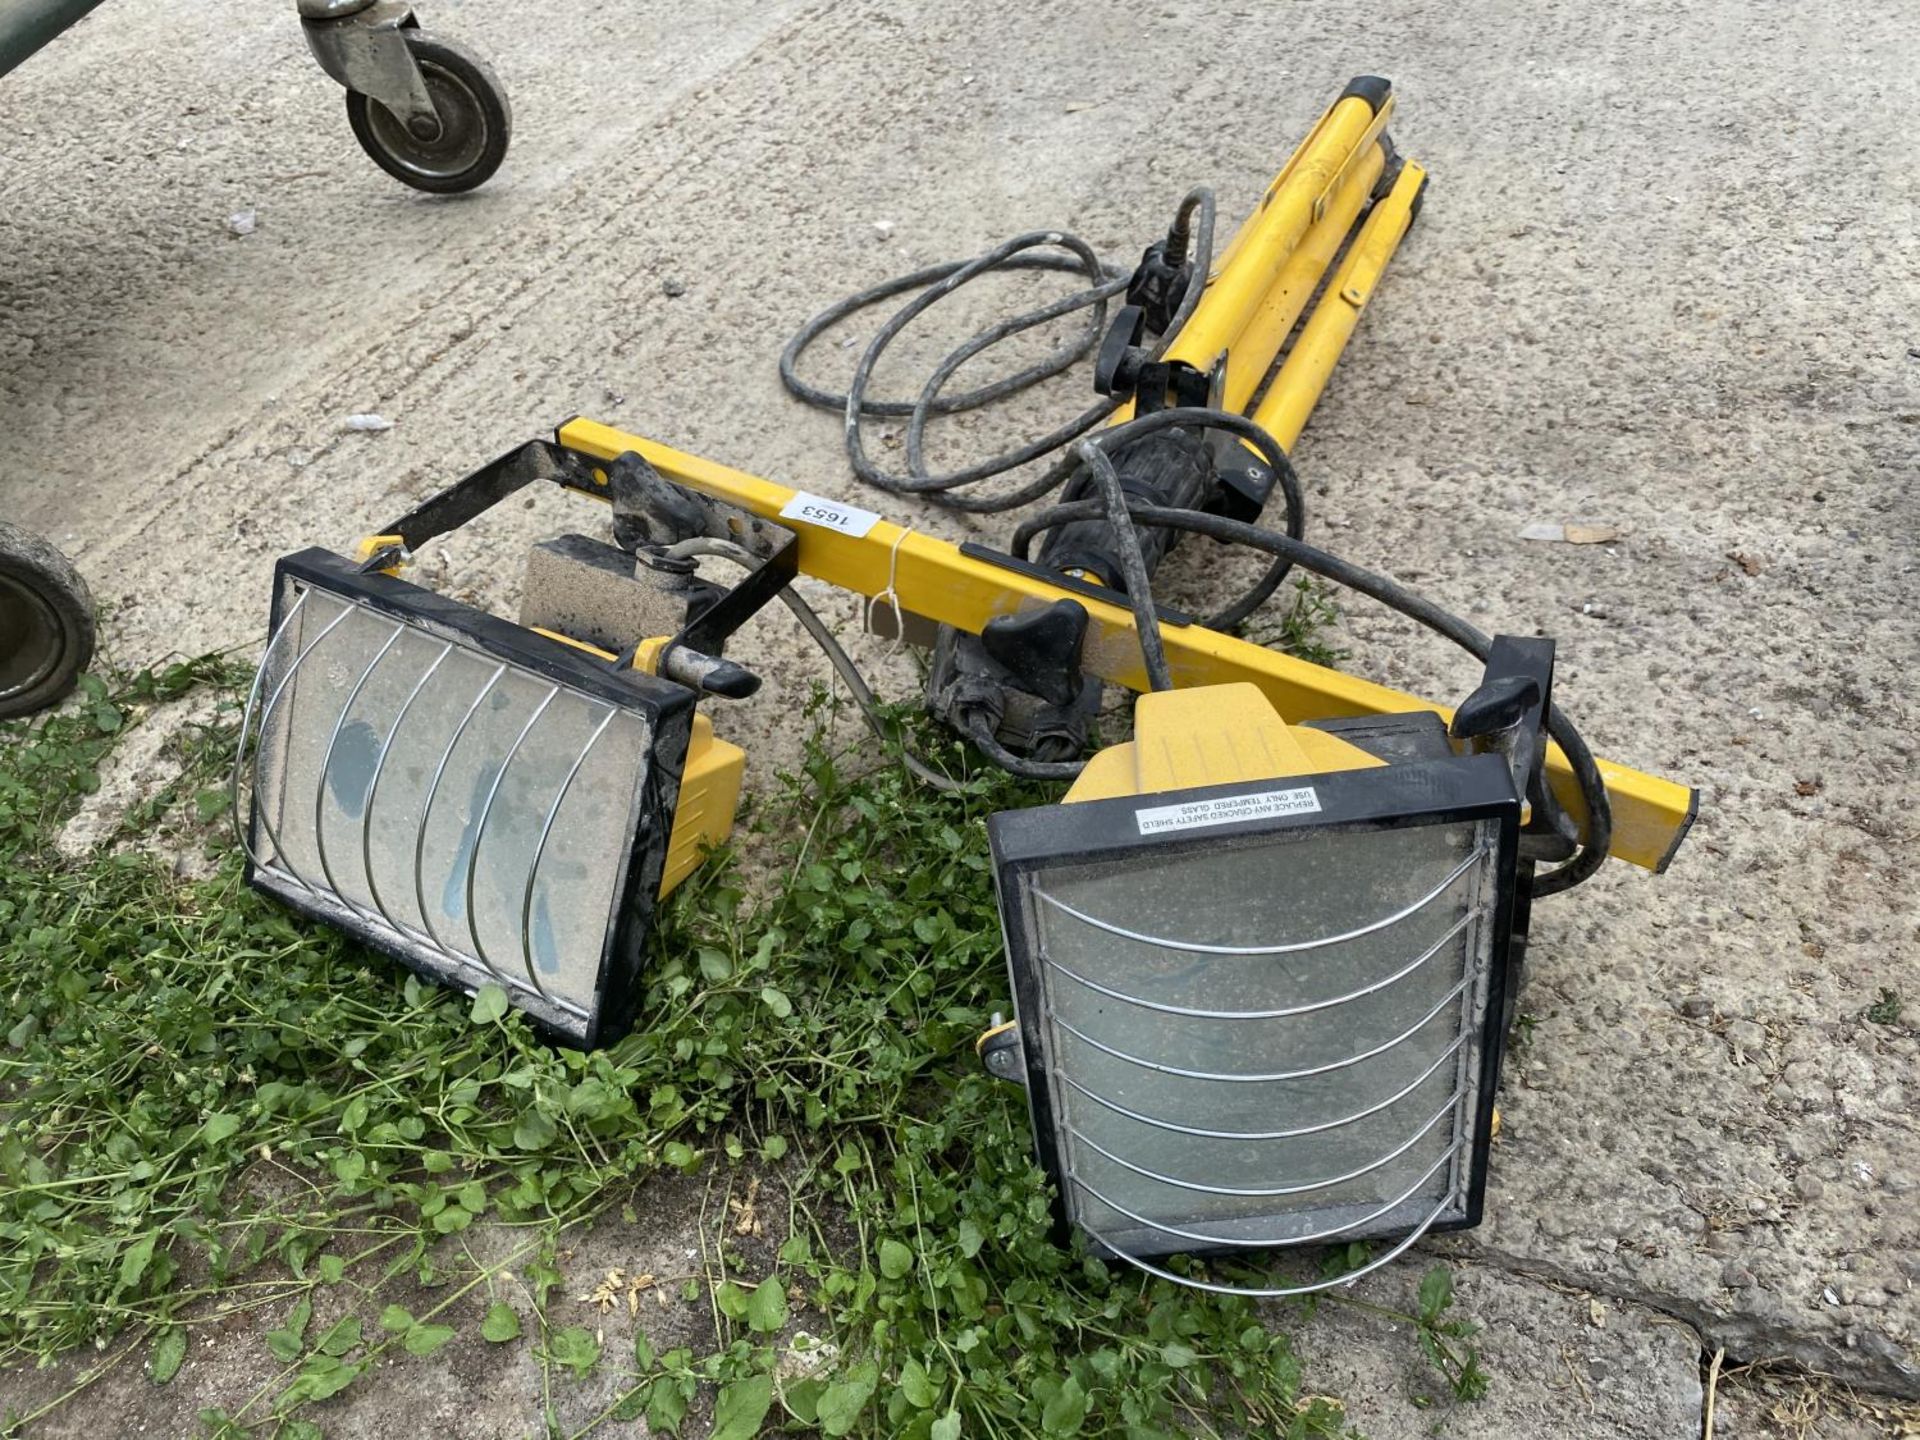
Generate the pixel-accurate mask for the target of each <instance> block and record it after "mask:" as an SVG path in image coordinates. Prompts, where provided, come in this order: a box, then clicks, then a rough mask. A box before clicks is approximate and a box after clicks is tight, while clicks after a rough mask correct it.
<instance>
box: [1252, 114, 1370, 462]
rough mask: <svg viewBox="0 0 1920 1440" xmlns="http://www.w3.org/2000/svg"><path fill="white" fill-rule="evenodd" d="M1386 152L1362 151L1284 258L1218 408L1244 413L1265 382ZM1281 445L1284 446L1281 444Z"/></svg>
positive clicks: (1362, 204) (1360, 206) (1350, 225)
mask: <svg viewBox="0 0 1920 1440" xmlns="http://www.w3.org/2000/svg"><path fill="white" fill-rule="evenodd" d="M1386 164H1387V156H1386V151H1385V150H1384V149H1382V148H1381V147H1380V146H1379V145H1378V144H1375V145H1369V146H1368V147H1367V149H1366V153H1365V154H1363V155H1362V156H1361V157H1360V158H1359V160H1358V161H1357V162H1355V164H1354V165H1353V166H1352V167H1351V168H1350V169H1349V170H1348V171H1347V178H1346V179H1344V180H1343V181H1341V182H1340V187H1339V189H1337V190H1336V191H1334V193H1333V197H1332V199H1331V200H1330V201H1329V202H1328V204H1327V213H1326V214H1324V215H1322V216H1321V217H1320V218H1319V219H1318V220H1316V221H1314V223H1313V225H1312V226H1311V227H1310V228H1309V229H1308V231H1307V233H1306V234H1305V235H1303V236H1301V237H1300V243H1299V244H1298V245H1297V246H1295V247H1294V251H1293V253H1292V254H1291V255H1289V256H1288V257H1287V261H1286V264H1284V265H1282V266H1281V267H1280V273H1279V275H1278V276H1277V277H1276V278H1275V279H1274V282H1273V288H1271V289H1270V290H1268V291H1267V293H1266V296H1265V297H1264V298H1263V299H1262V300H1261V301H1260V303H1259V305H1258V306H1256V307H1255V309H1254V312H1253V314H1252V315H1251V316H1249V317H1248V319H1247V324H1246V328H1245V329H1243V330H1242V331H1241V332H1240V338H1239V339H1238V340H1236V341H1235V342H1234V346H1233V360H1232V363H1231V364H1229V365H1228V366H1227V382H1226V387H1225V390H1224V393H1223V394H1222V397H1221V401H1220V408H1221V409H1223V410H1232V411H1235V412H1236V413H1238V412H1243V411H1244V410H1245V409H1246V406H1247V402H1248V401H1249V400H1251V399H1252V398H1253V394H1254V392H1255V391H1256V390H1258V389H1259V388H1260V382H1261V381H1262V380H1264V379H1265V378H1266V375H1267V371H1268V370H1269V369H1271V368H1272V366H1273V359H1274V356H1276V355H1278V354H1279V353H1280V347H1281V345H1283V344H1284V343H1285V342H1286V338H1287V336H1288V335H1290V334H1292V333H1293V326H1294V322H1295V321H1296V320H1298V319H1299V318H1300V312H1301V311H1302V310H1304V309H1306V307H1307V301H1309V300H1311V299H1312V298H1313V292H1314V290H1315V289H1316V288H1317V287H1318V286H1319V284H1320V278H1321V276H1323V275H1325V274H1326V272H1327V267H1328V266H1329V265H1331V264H1332V263H1333V257H1334V256H1335V255H1337V254H1339V253H1340V246H1341V245H1342V244H1343V243H1345V241H1346V238H1347V232H1348V231H1350V230H1351V229H1352V228H1353V222H1354V220H1355V219H1357V218H1358V217H1359V214H1360V211H1361V210H1362V209H1363V208H1364V207H1365V205H1366V203H1367V196H1368V195H1369V194H1371V193H1372V191H1373V186H1374V182H1375V181H1377V180H1378V179H1379V178H1380V172H1381V171H1382V170H1384V169H1385V168H1386ZM1283 443H1284V442H1283Z"/></svg>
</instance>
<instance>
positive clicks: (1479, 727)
mask: <svg viewBox="0 0 1920 1440" xmlns="http://www.w3.org/2000/svg"><path fill="white" fill-rule="evenodd" d="M1552 705H1553V641H1551V640H1548V639H1545V638H1539V639H1534V638H1527V637H1523V636H1518V635H1496V636H1494V637H1493V644H1492V646H1491V647H1490V648H1489V649H1488V651H1487V665H1486V671H1485V674H1484V677H1483V678H1482V679H1481V682H1480V685H1479V687H1478V688H1477V689H1476V690H1475V691H1474V692H1473V693H1472V694H1471V695H1469V696H1468V697H1467V698H1466V699H1465V700H1463V701H1461V703H1460V708H1459V709H1457V710H1455V711H1454V712H1453V724H1452V725H1451V726H1449V727H1448V733H1449V734H1450V735H1452V736H1453V738H1454V739H1456V740H1460V741H1464V742H1465V743H1466V744H1467V746H1468V748H1470V749H1471V750H1473V751H1474V753H1476V754H1495V755H1500V756H1503V757H1504V758H1505V759H1506V762H1507V766H1508V768H1509V769H1510V770H1511V771H1512V774H1513V787H1514V789H1515V791H1517V792H1518V793H1519V794H1520V796H1521V797H1522V798H1523V799H1525V800H1526V802H1527V805H1528V809H1529V811H1530V814H1529V815H1528V818H1527V823H1526V825H1525V826H1524V827H1522V830H1521V839H1520V849H1521V856H1522V858H1523V859H1525V860H1529V861H1539V860H1565V859H1566V858H1567V857H1568V856H1570V855H1572V854H1573V852H1574V849H1575V847H1576V846H1577V845H1578V843H1579V833H1578V829H1577V827H1576V826H1575V825H1574V823H1573V817H1572V816H1570V815H1568V814H1567V812H1566V811H1565V810H1563V809H1562V808H1561V806H1560V802H1559V800H1558V799H1557V798H1556V797H1555V795H1554V793H1553V789H1552V787H1551V786H1550V785H1548V784H1547V774H1546V759H1547V733H1546V717H1547V712H1548V711H1549V710H1550V709H1551V708H1552Z"/></svg>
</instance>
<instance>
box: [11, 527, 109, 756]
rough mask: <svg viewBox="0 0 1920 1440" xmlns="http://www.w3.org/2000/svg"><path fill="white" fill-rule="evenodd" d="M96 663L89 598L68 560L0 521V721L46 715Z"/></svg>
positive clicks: (34, 536)
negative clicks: (38, 712)
mask: <svg viewBox="0 0 1920 1440" xmlns="http://www.w3.org/2000/svg"><path fill="white" fill-rule="evenodd" d="M92 659H93V597H92V596H91V595H89V594H88V593H87V582H86V581H84V580H82V579H81V578H80V573H79V572H78V571H77V570H75V569H74V568H73V566H72V565H71V564H69V563H68V561H67V557H66V556H64V555H62V554H61V553H60V552H59V551H58V550H56V549H54V548H53V547H52V546H51V545H49V544H47V542H46V541H44V540H42V539H41V538H40V537H39V536H37V535H30V534H28V533H27V532H26V531H25V530H22V529H21V528H20V527H19V526H17V525H9V524H8V523H7V522H6V521H4V520H0V719H4V718H7V717H9V716H14V715H30V714H32V713H33V712H34V711H35V710H43V709H45V708H46V707H47V706H49V705H51V704H53V702H54V701H56V700H58V699H59V698H60V697H61V696H62V695H65V694H66V693H67V692H68V691H69V690H71V689H73V682H74V681H75V680H77V679H79V678H80V672H81V671H82V670H84V669H86V668H87V662H88V661H90V660H92Z"/></svg>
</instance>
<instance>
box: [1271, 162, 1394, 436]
mask: <svg viewBox="0 0 1920 1440" xmlns="http://www.w3.org/2000/svg"><path fill="white" fill-rule="evenodd" d="M1426 183H1427V172H1426V171H1425V170H1423V169H1421V168H1420V167H1419V166H1418V165H1416V164H1414V163H1413V161H1411V160H1409V161H1407V162H1406V163H1405V165H1404V166H1402V168H1401V171H1400V178H1399V180H1397V181H1396V182H1395V183H1394V187H1393V189H1392V191H1391V192H1389V193H1388V195H1387V196H1386V198H1385V199H1383V200H1381V201H1380V202H1379V203H1378V204H1376V205H1375V206H1374V207H1373V209H1372V211H1371V212H1370V213H1369V214H1368V215H1367V218H1366V222H1365V223H1364V224H1363V225H1361V227H1360V233H1359V234H1358V235H1357V236H1355V237H1354V241H1353V244H1352V245H1351V246H1350V247H1349V248H1348V250H1347V255H1346V258H1345V259H1344V260H1342V261H1341V262H1340V268H1339V269H1338V270H1337V271H1335V272H1334V276H1333V279H1332V280H1330V281H1329V282H1328V283H1327V288H1326V291H1325V293H1324V294H1323V295H1322V296H1321V299H1320V303H1319V304H1318V305H1316V306H1314V308H1313V314H1312V315H1311V316H1309V317H1308V319H1307V323H1306V325H1305V326H1304V327H1303V328H1302V329H1301V331H1300V336H1299V338H1298V339H1297V340H1296V341H1294V345H1293V352H1292V353H1291V354H1289V355H1288V356H1287V360H1286V363H1285V364H1284V365H1282V366H1281V367H1280V373H1279V374H1278V375H1276V376H1274V377H1273V384H1272V385H1270V386H1269V387H1268V388H1267V393H1266V395H1265V396H1264V397H1263V398H1262V399H1261V401H1260V404H1259V406H1258V408H1256V409H1255V410H1254V412H1253V419H1254V423H1255V424H1257V425H1259V426H1261V428H1263V429H1264V430H1265V431H1266V432H1267V433H1268V434H1269V435H1271V436H1273V438H1274V439H1275V440H1278V441H1279V442H1280V448H1281V449H1283V450H1287V451H1291V450H1292V449H1293V444H1294V441H1296V440H1298V439H1299V438H1300V432H1301V431H1302V430H1304V429H1305V428H1306V425H1307V417H1308V416H1309V415H1311V414H1312V413H1313V407H1314V405H1315V404H1317V403H1318V402H1319V399H1320V394H1321V392H1322V391H1324V390H1325V389H1326V388H1327V379H1328V377H1329V376H1331V375H1332V374H1333V367H1334V365H1335V364H1336V363H1337V362H1338V361H1339V359H1340V352H1341V351H1343V350H1345V349H1346V348H1347V341H1348V340H1349V339H1351V338H1352V336H1353V331H1354V327H1355V326H1356V325H1358V324H1359V323H1360V312H1361V311H1363V310H1365V309H1366V308H1367V301H1368V300H1370V299H1372V298H1373V289H1374V286H1375V285H1376V284H1378V283H1379V280H1380V275H1381V272H1382V271H1384V270H1385V269H1386V268H1387V261H1389V260H1391V259H1392V258H1393V252H1394V251H1395V250H1397V249H1399V248H1400V241H1401V239H1402V238H1403V237H1404V236H1405V235H1406V233H1407V228H1408V227H1409V226H1410V225H1412V224H1413V214H1414V207H1415V205H1416V203H1417V202H1418V200H1419V198H1420V190H1421V187H1422V186H1424V185H1425V184H1426Z"/></svg>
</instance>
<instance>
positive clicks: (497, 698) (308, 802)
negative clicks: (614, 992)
mask: <svg viewBox="0 0 1920 1440" xmlns="http://www.w3.org/2000/svg"><path fill="white" fill-rule="evenodd" d="M287 583H288V584H289V585H290V586H291V587H292V589H291V591H290V592H289V593H288V594H286V595H284V596H283V603H282V613H283V614H286V615H288V616H289V618H288V620H287V622H286V623H285V624H284V625H283V626H282V628H281V631H280V633H279V635H277V636H276V637H275V640H274V643H273V647H272V651H271V653H270V654H269V655H268V657H267V660H266V664H265V669H264V671H263V677H262V684H261V690H260V695H259V700H258V703H259V706H260V717H259V724H260V732H259V742H258V750H257V754H256V757H255V761H254V766H255V775H254V780H255V800H256V811H255V813H256V817H257V824H256V833H255V836H254V848H255V854H256V856H257V857H258V859H259V861H260V862H262V863H263V864H264V865H265V866H266V867H267V868H268V870H269V871H271V872H275V873H278V874H279V875H281V876H283V877H286V878H290V879H291V880H292V881H293V882H295V884H297V885H298V886H300V887H302V888H303V889H305V890H306V891H308V892H311V893H312V894H313V895H314V896H316V897H319V896H327V897H332V899H333V900H334V902H335V903H336V904H337V905H338V906H340V907H343V908H344V909H345V910H346V911H347V912H349V913H350V914H351V915H352V917H353V918H354V919H356V920H357V921H358V922H360V924H361V925H364V926H368V927H372V928H374V929H375V930H378V931H383V932H385V934H386V935H387V937H388V938H389V939H391V940H395V941H398V942H399V943H400V944H401V945H402V946H403V948H405V949H407V950H408V951H409V952H410V953H415V954H418V955H419V956H421V957H422V958H423V960H424V961H425V962H426V963H428V964H429V965H430V966H433V967H436V968H440V969H444V970H451V971H454V972H456V973H455V974H454V975H453V976H451V977H450V978H455V979H457V980H459V981H463V982H464V983H466V984H468V985H469V986H471V985H472V984H474V983H477V982H479V981H481V980H487V979H493V980H498V981H500V982H501V983H503V984H505V985H507V986H509V987H510V988H511V989H513V990H516V991H519V992H522V993H521V996H520V998H521V999H523V1000H525V999H526V998H527V997H528V996H529V995H532V996H539V997H541V998H542V999H544V1000H545V1001H547V1002H549V1004H550V1006H551V1007H556V1008H558V1009H559V1010H561V1011H563V1012H565V1013H567V1014H570V1015H574V1016H585V1015H587V1014H589V1013H590V1012H591V1011H592V1008H593V1006H594V1003H595V990H596V985H597V983H598V981H599V977H600V971H601V961H602V955H603V952H604V950H605V946H606V940H607V935H608V931H609V929H610V927H611V926H612V925H613V924H614V923H615V920H616V918H617V917H616V916H615V915H614V913H613V910H614V905H615V901H616V897H617V896H618V894H619V893H620V887H621V883H622V880H623V876H624V868H625V865H626V863H627V859H628V856H629V854H630V852H631V847H632V840H633V831H634V807H635V803H636V796H637V793H638V788H639V781H640V779H641V778H642V776H643V774H644V771H645V767H646V765H647V763H648V757H649V755H650V752H651V746H652V741H653V736H652V733H651V727H650V726H649V724H648V723H647V720H646V717H645V716H644V715H643V714H641V713H638V712H636V711H632V710H626V709H622V708H620V707H618V706H615V705H613V704H610V703H609V702H608V701H606V700H604V699H601V698H599V697H596V696H593V695H589V694H586V693H584V692H581V691H579V690H576V689H573V688H570V687H569V686H567V685H565V684H561V683H557V682H555V681H553V680H550V679H548V678H546V677H545V676H542V675H538V674H535V673H532V672H531V671H528V670H525V669H522V668H519V667H516V666H514V665H511V664H507V663H504V662H502V661H501V660H499V659H498V658H496V657H494V656H493V655H491V654H489V653H487V652H486V651H485V650H483V649H481V648H480V647H479V646H477V645H475V644H473V643H471V641H470V640H469V639H468V638H466V637H462V636H459V635H454V634H450V633H441V632H440V631H438V630H437V629H430V628H427V627H426V626H424V625H416V624H413V623H410V622H408V621H405V620H402V619H397V618H395V617H394V616H392V615H390V614H388V613H386V612H385V611H383V610H378V609H375V608H373V607H372V606H369V605H366V604H363V603H361V602H360V601H358V600H356V599H352V598H348V597H344V596H340V595H336V594H332V593H330V592H327V591H325V590H321V589H318V588H315V587H311V586H306V585H301V584H299V583H298V582H296V581H291V580H290V581H288V582H287Z"/></svg>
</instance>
